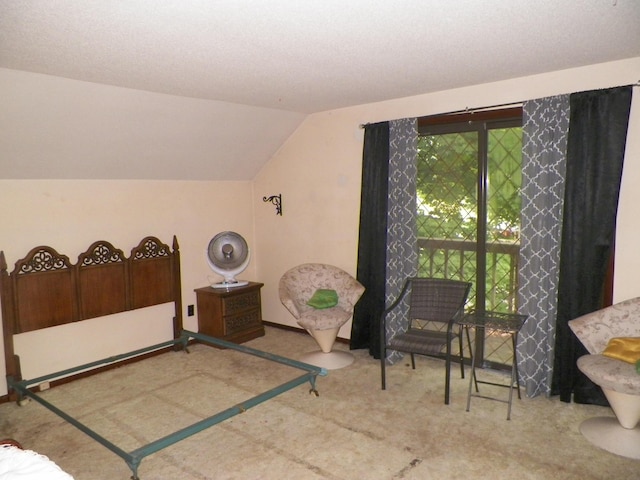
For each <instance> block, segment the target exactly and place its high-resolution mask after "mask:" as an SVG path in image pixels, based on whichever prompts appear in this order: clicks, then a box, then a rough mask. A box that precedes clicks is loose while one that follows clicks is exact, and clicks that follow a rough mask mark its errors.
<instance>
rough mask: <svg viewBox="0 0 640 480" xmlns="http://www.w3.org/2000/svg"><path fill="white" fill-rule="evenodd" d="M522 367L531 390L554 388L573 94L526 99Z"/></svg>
mask: <svg viewBox="0 0 640 480" xmlns="http://www.w3.org/2000/svg"><path fill="white" fill-rule="evenodd" d="M522 129H523V132H522V134H523V139H522V145H523V146H522V149H523V152H522V232H521V243H520V272H519V282H520V288H519V305H520V307H519V313H522V314H525V315H528V316H529V319H528V320H527V322H526V323H525V325H524V327H523V328H522V330H521V331H520V333H519V339H518V371H519V373H520V381H521V383H522V384H524V385H525V388H526V393H527V396H529V397H533V396H536V395H539V394H542V393H544V394H545V395H547V396H549V395H550V392H551V378H552V374H553V358H554V351H553V350H554V343H555V322H556V312H557V291H558V270H559V265H560V241H561V235H562V205H563V198H564V178H565V168H566V147H567V133H568V130H569V95H559V96H555V97H549V98H542V99H537V100H531V101H528V102H525V104H524V106H523V128H522Z"/></svg>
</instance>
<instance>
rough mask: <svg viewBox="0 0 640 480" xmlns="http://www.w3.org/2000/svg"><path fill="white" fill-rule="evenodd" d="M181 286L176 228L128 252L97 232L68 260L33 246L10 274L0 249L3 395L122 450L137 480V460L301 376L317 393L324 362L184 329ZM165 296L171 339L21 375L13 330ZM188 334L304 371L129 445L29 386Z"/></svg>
mask: <svg viewBox="0 0 640 480" xmlns="http://www.w3.org/2000/svg"><path fill="white" fill-rule="evenodd" d="M181 288H182V287H181V282H180V252H179V249H178V242H177V239H176V237H175V236H174V238H173V249H171V248H170V247H169V246H168V245H166V244H164V243H162V242H161V241H160V240H158V239H157V238H156V237H145V238H143V239H142V241H141V242H140V243H139V244H138V246H136V247H134V248H133V249H132V250H131V255H130V256H129V257H126V256H125V255H124V253H123V252H122V250H120V249H117V248H115V247H114V246H113V245H111V244H110V243H109V242H107V241H104V240H101V241H98V242H94V243H93V244H92V245H91V246H90V247H89V249H88V250H87V251H85V252H84V253H82V254H80V255H79V257H78V261H77V263H76V264H72V263H71V262H70V261H69V257H67V256H66V255H61V254H59V253H58V252H57V251H56V250H55V249H53V248H51V247H48V246H41V247H36V248H33V249H32V250H31V251H30V252H29V253H28V254H27V256H26V257H25V258H23V259H20V260H18V261H17V262H16V264H15V268H14V270H13V271H12V272H11V273H10V274H9V273H8V270H7V262H6V260H5V257H4V253H3V252H1V251H0V299H1V303H2V327H3V341H4V353H5V364H6V378H7V386H8V397H9V398H10V399H13V398H16V399H17V400H18V401H19V400H21V399H23V398H25V397H28V398H31V399H32V400H34V401H36V402H38V403H39V404H41V405H42V406H44V407H45V408H47V409H48V410H50V411H51V412H53V413H55V414H57V415H58V416H60V417H61V418H63V419H64V420H66V421H67V422H69V423H70V424H72V425H74V426H75V427H77V428H78V429H80V430H81V431H83V432H84V433H86V434H87V435H89V436H90V437H91V438H93V439H94V440H96V441H98V442H99V443H100V444H102V445H103V446H105V447H106V448H108V449H109V450H111V451H112V452H113V453H115V454H116V455H118V456H119V457H121V458H122V459H123V460H124V461H125V462H126V463H127V465H128V466H129V468H130V469H131V472H132V477H131V478H132V479H133V480H139V477H138V467H139V466H140V462H141V461H142V459H143V458H145V457H147V456H149V455H151V454H153V453H155V452H158V451H159V450H162V449H164V448H166V447H169V446H171V445H173V444H174V443H176V442H179V441H180V440H183V439H185V438H187V437H190V436H192V435H195V434H196V433H198V432H201V431H202V430H204V429H206V428H209V427H211V426H213V425H216V424H218V423H220V422H223V421H224V420H227V419H229V418H231V417H233V416H235V415H238V414H240V413H243V412H245V411H246V410H248V409H249V408H252V407H255V406H256V405H259V404H260V403H262V402H265V401H266V400H269V399H271V398H273V397H276V396H277V395H280V394H282V393H284V392H286V391H288V390H291V389H293V388H295V387H297V386H299V385H301V384H303V383H305V382H307V381H308V382H309V383H310V385H311V389H310V392H311V393H314V394H315V395H317V394H318V392H317V390H316V378H317V377H318V375H320V376H324V375H327V371H326V370H325V369H323V368H320V367H316V366H313V365H309V364H306V363H302V362H297V361H295V360H291V359H288V358H285V357H281V356H278V355H274V354H270V353H266V352H263V351H260V350H257V349H253V348H249V347H246V346H243V345H238V344H235V343H231V342H227V341H225V340H221V339H218V338H214V337H211V336H208V335H203V334H200V333H196V332H191V331H188V330H184V329H183V327H182V299H181ZM170 302H171V303H173V304H174V307H175V316H174V317H173V339H172V340H168V341H166V342H163V343H159V344H156V345H152V346H149V347H146V348H142V349H139V350H135V351H133V352H129V353H123V354H120V355H116V356H111V357H109V358H105V359H103V360H97V361H94V362H90V363H86V364H84V365H80V366H78V367H74V368H69V369H66V370H62V371H59V372H55V373H51V374H47V375H44V376H39V377H37V378H32V379H29V380H23V378H22V371H21V367H20V359H19V356H18V355H16V354H15V350H14V341H13V336H14V335H16V334H20V333H26V332H30V331H35V330H39V329H43V328H49V327H55V326H57V325H64V324H68V323H72V322H77V321H83V320H86V319H90V318H97V317H102V316H105V315H110V314H114V313H120V312H126V311H129V310H135V309H139V308H144V307H149V306H152V305H159V304H164V303H170ZM192 340H195V341H197V342H199V343H204V344H207V345H209V346H212V347H219V348H226V349H231V350H235V351H238V352H241V353H246V354H249V355H253V356H256V357H260V358H263V359H265V360H269V361H272V362H277V363H280V364H283V365H287V366H289V367H293V368H295V369H298V370H300V371H302V373H301V374H300V375H299V376H297V377H295V378H293V379H292V380H290V381H288V382H285V383H283V384H281V385H279V386H277V387H275V388H272V389H270V390H267V391H265V392H263V393H260V394H258V395H256V396H254V397H251V398H249V399H247V400H245V401H243V402H241V403H238V404H236V405H233V406H231V407H229V408H227V409H225V410H222V411H221V412H218V413H216V414H214V415H212V416H210V417H208V418H205V419H203V420H200V421H198V422H196V423H194V424H193V425H190V426H188V427H185V428H182V429H180V430H178V431H176V432H174V433H171V434H169V435H166V436H165V437H162V438H159V439H157V440H155V441H153V442H151V443H149V444H147V445H143V446H141V447H139V448H136V449H135V450H132V451H130V452H127V451H125V450H123V449H122V448H120V447H118V446H117V445H115V444H113V443H112V442H110V441H109V440H107V439H106V438H104V437H102V436H101V435H100V434H98V433H97V432H95V431H93V430H92V429H91V428H89V427H88V426H87V425H85V424H83V423H82V422H80V421H78V420H77V419H75V418H73V417H72V416H71V415H69V414H68V413H66V412H64V411H62V410H61V409H60V408H58V407H56V406H55V405H53V404H51V403H50V402H48V401H46V400H45V399H43V398H42V397H41V396H39V395H37V394H36V393H35V392H34V390H37V388H34V387H37V386H39V385H40V384H42V383H45V382H49V381H50V380H55V379H60V378H61V377H69V376H73V375H74V374H79V373H80V372H82V375H85V374H86V373H85V372H86V371H88V370H89V371H90V370H95V371H94V372H93V373H96V371H99V370H100V369H102V368H109V367H111V366H112V365H116V364H118V363H122V362H125V361H127V360H131V359H134V357H142V358H144V356H145V354H147V355H151V354H153V353H154V352H157V351H162V350H163V349H167V350H170V349H171V348H173V349H174V350H179V349H183V350H185V351H186V352H188V349H187V346H188V344H189V342H190V341H192Z"/></svg>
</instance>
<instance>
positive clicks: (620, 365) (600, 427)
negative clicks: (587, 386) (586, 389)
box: [569, 297, 640, 459]
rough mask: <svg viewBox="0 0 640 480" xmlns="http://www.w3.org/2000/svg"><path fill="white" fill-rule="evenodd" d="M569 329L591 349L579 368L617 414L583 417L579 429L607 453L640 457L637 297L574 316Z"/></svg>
mask: <svg viewBox="0 0 640 480" xmlns="http://www.w3.org/2000/svg"><path fill="white" fill-rule="evenodd" d="M569 327H570V328H571V330H572V331H573V332H574V333H575V334H576V336H577V337H578V339H579V340H580V341H581V342H582V344H583V345H584V346H585V348H586V349H587V351H588V352H589V355H584V356H582V357H580V358H579V359H578V362H577V366H578V368H579V369H580V371H581V372H582V373H584V374H585V375H586V376H587V377H589V379H590V380H591V381H592V382H593V383H595V384H596V385H598V386H600V387H601V388H602V391H603V392H604V394H605V396H606V397H607V400H608V401H609V404H610V405H611V408H612V410H613V413H614V414H615V417H611V416H608V417H596V418H590V419H587V420H585V421H584V422H583V423H582V424H581V425H580V432H582V434H583V435H584V436H585V437H586V438H587V440H589V441H590V442H591V443H593V444H594V445H596V446H598V447H600V448H603V449H605V450H607V451H609V452H611V453H615V454H617V455H621V456H624V457H630V458H636V459H640V425H639V423H640V372H638V371H636V365H635V361H634V360H633V358H634V357H637V355H638V348H639V347H640V297H638V298H633V299H630V300H626V301H624V302H620V303H617V304H615V305H611V306H610V307H607V308H604V309H602V310H598V311H596V312H592V313H589V314H586V315H583V316H581V317H578V318H576V319H574V320H571V321H569ZM612 338H615V339H616V340H614V341H613V342H610V340H611V339H612ZM616 357H617V358H616ZM621 358H624V360H623V359H621Z"/></svg>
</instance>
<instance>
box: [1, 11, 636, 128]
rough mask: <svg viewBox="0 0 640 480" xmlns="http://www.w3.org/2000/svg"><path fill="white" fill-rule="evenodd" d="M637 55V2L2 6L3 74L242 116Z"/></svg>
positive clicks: (309, 109) (326, 106) (320, 107)
mask: <svg viewBox="0 0 640 480" xmlns="http://www.w3.org/2000/svg"><path fill="white" fill-rule="evenodd" d="M637 56H640V2H639V1H638V0H584V1H581V2H575V1H574V0H535V1H531V0H509V1H505V0H456V1H443V0H385V1H379V2H376V1H373V2H372V1H371V0H349V1H344V0H323V1H314V2H311V1H300V0H269V1H266V0H237V1H234V0H228V1H220V0H219V1H212V0H108V1H90V0H48V1H38V0H20V1H17V0H0V67H4V68H7V69H13V70H24V71H28V72H35V73H42V74H47V75H53V76H58V77H64V78H69V79H76V80H83V81H87V82H94V83H100V84H106V85H112V86H119V87H127V88H131V89H138V90H146V91H150V92H158V93H165V94H170V95H176V96H183V97H192V98H198V99H207V100H214V101H221V102H229V103H231V104H237V105H238V108H239V109H243V110H246V108H247V106H250V107H255V108H259V109H265V108H267V109H275V110H278V111H283V112H288V113H292V112H295V113H297V114H303V115H304V114H309V113H313V112H319V111H325V110H331V109H336V108H341V107H348V106H352V105H358V104H366V103H372V102H377V101H382V100H388V99H393V98H400V97H406V96H412V95H418V94H423V93H429V92H434V91H439V90H447V89H451V88H456V87H462V86H467V85H475V84H481V83H486V82H492V81H498V80H503V79H508V78H514V77H520V76H526V75H533V74H538V73H544V72H548V71H554V70H561V69H566V68H572V67H579V66H583V65H589V64H595V63H601V62H607V61H613V60H619V59H624V58H630V57H637ZM225 108H227V107H225ZM261 111H262V110H261ZM273 118H274V121H275V122H277V115H275V116H274V117H273ZM286 118H287V121H286V123H287V127H286V128H287V129H289V131H290V129H291V126H290V121H291V117H290V116H286Z"/></svg>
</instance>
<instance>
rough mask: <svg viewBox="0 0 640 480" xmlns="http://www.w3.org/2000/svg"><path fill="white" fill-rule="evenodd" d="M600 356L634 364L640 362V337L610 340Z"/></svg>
mask: <svg viewBox="0 0 640 480" xmlns="http://www.w3.org/2000/svg"><path fill="white" fill-rule="evenodd" d="M602 354H603V355H606V356H607V357H611V358H616V359H618V360H622V361H623V362H628V363H636V362H638V361H639V360H640V337H615V338H612V339H610V340H609V343H608V344H607V348H605V349H604V352H602Z"/></svg>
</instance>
